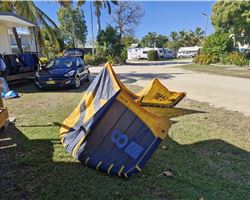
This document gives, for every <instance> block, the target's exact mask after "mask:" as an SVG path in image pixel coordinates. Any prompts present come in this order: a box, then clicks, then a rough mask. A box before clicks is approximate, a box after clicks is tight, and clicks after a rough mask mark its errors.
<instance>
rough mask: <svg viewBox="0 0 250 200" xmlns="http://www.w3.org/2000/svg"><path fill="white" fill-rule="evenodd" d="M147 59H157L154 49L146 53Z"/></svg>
mask: <svg viewBox="0 0 250 200" xmlns="http://www.w3.org/2000/svg"><path fill="white" fill-rule="evenodd" d="M147 57H148V61H155V60H158V52H157V51H156V50H150V51H148V54H147Z"/></svg>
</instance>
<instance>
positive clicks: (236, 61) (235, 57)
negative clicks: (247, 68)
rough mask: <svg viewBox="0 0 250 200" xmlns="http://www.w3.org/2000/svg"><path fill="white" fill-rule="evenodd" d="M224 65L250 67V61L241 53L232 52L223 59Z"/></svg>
mask: <svg viewBox="0 0 250 200" xmlns="http://www.w3.org/2000/svg"><path fill="white" fill-rule="evenodd" d="M221 62H222V63H223V64H230V65H238V66H244V65H249V60H248V59H247V58H246V57H245V56H244V54H242V53H240V52H231V53H229V54H226V55H224V56H222V57H221Z"/></svg>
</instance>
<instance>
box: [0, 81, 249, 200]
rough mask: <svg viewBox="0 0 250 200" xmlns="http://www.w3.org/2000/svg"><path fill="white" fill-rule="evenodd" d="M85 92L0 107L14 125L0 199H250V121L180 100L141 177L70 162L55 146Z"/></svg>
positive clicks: (0, 137)
mask: <svg viewBox="0 0 250 200" xmlns="http://www.w3.org/2000/svg"><path fill="white" fill-rule="evenodd" d="M86 87H87V84H86V83H85V85H84V86H83V87H82V89H80V90H79V91H78V90H66V91H54V92H53V91H50V92H49V91H48V92H46V91H45V92H41V91H38V90H36V89H35V88H34V87H33V86H32V85H23V86H21V87H19V88H16V90H17V91H19V92H20V93H21V98H19V99H13V100H7V101H5V102H4V103H5V105H6V106H8V109H9V111H10V114H11V115H14V116H15V117H16V124H15V126H14V125H11V126H10V127H9V130H8V133H7V134H0V191H1V192H0V199H9V200H10V199H109V200H111V199H150V200H152V199H190V200H193V199H194V200H195V199H199V198H201V197H203V198H204V199H205V200H207V199H212V200H216V199H218V200H221V199H226V200H229V199H237V200H240V199H242V200H246V199H250V167H249V166H250V153H249V151H250V117H245V116H243V115H242V114H240V113H238V112H232V111H225V110H223V109H219V108H214V107H210V106H209V105H208V104H206V103H199V102H195V101H191V100H188V99H185V100H184V101H183V102H182V103H180V104H179V106H178V109H170V110H169V112H170V115H172V116H173V117H175V118H173V124H172V127H171V129H170V131H169V138H167V139H166V140H165V141H164V142H163V143H162V144H161V147H159V148H158V150H157V151H156V152H155V154H154V155H153V157H152V158H151V160H150V161H149V162H148V164H147V165H146V167H145V169H144V170H143V171H142V172H141V173H139V174H137V175H135V176H133V177H131V178H129V179H124V178H119V177H111V176H107V175H106V174H104V173H101V172H97V171H95V170H93V169H90V168H88V167H86V166H84V165H83V164H81V163H79V162H78V161H76V160H74V159H73V158H71V157H70V156H69V155H68V154H67V153H66V151H65V149H64V147H63V146H62V145H61V143H60V141H59V128H60V127H59V124H60V123H62V121H63V120H64V119H65V118H66V116H67V115H68V114H69V113H70V112H71V111H72V110H73V108H74V107H75V106H76V105H77V104H78V102H79V100H80V98H81V96H82V92H83V91H84V90H85V89H86ZM130 88H132V89H133V90H138V89H139V88H137V87H134V86H130ZM4 147H6V148H4ZM7 147H9V148H7ZM164 171H171V172H172V173H173V176H170V177H168V176H165V175H162V173H163V172H164Z"/></svg>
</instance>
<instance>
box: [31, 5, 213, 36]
mask: <svg viewBox="0 0 250 200" xmlns="http://www.w3.org/2000/svg"><path fill="white" fill-rule="evenodd" d="M138 3H139V4H141V5H142V6H143V8H144V11H145V16H144V17H143V19H142V22H141V24H140V26H139V27H138V28H137V31H136V37H137V38H139V39H140V38H142V37H143V36H144V35H145V34H147V33H148V32H157V33H160V34H164V35H169V33H170V32H172V31H181V30H183V29H184V30H189V29H191V30H194V29H195V27H197V26H199V27H201V28H203V29H205V23H206V18H205V16H203V15H202V14H201V13H207V14H208V15H209V16H210V15H211V10H212V6H213V4H214V2H213V1H139V2H138ZM36 5H38V7H39V8H41V9H42V10H43V11H45V12H46V13H47V14H48V15H49V16H50V17H51V18H52V19H53V20H54V21H55V22H56V23H58V21H57V15H56V12H57V10H58V8H59V5H58V4H56V3H55V1H40V2H39V1H38V2H36ZM83 10H84V12H85V19H86V22H87V27H88V38H90V30H91V29H90V28H91V27H90V9H89V2H88V1H87V2H86V3H85V5H84V6H83ZM101 21H102V28H103V27H105V26H106V25H107V24H112V18H111V17H110V16H109V15H108V13H107V11H106V10H103V11H102V18H101ZM94 32H95V36H96V33H97V21H96V17H95V16H94ZM212 32H213V26H212V25H211V22H210V18H209V22H208V28H207V34H210V33H212Z"/></svg>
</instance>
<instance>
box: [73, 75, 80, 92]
mask: <svg viewBox="0 0 250 200" xmlns="http://www.w3.org/2000/svg"><path fill="white" fill-rule="evenodd" d="M74 87H75V88H76V89H78V88H80V87H81V79H80V78H79V76H76V77H75V85H74Z"/></svg>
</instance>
